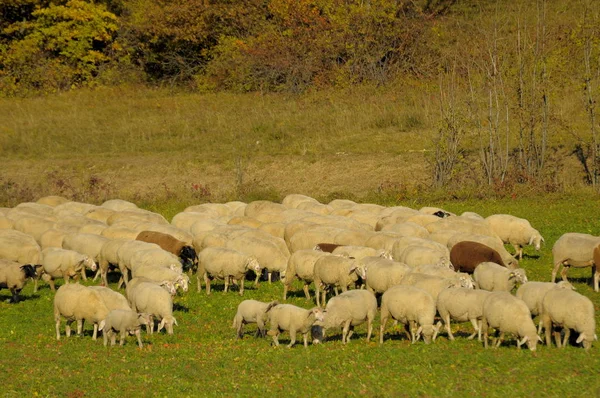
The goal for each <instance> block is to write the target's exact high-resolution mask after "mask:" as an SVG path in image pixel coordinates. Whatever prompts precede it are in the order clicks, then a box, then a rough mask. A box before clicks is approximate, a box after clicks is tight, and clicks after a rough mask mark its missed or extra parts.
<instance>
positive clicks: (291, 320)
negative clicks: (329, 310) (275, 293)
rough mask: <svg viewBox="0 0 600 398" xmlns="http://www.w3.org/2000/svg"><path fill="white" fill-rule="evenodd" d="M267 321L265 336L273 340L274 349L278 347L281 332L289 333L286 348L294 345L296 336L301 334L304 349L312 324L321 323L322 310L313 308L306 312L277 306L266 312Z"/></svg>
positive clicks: (296, 308) (288, 305) (283, 305)
mask: <svg viewBox="0 0 600 398" xmlns="http://www.w3.org/2000/svg"><path fill="white" fill-rule="evenodd" d="M267 319H268V321H269V331H268V332H267V334H268V335H269V336H271V337H272V338H273V343H274V345H275V346H276V347H278V346H279V334H280V333H281V332H282V331H289V333H290V343H289V344H288V346H287V347H288V348H292V346H293V345H294V344H295V343H296V334H297V333H301V334H302V337H303V339H304V347H305V348H306V347H308V333H309V332H310V331H311V328H312V326H313V324H314V323H315V322H317V321H320V322H322V321H323V310H322V309H321V308H318V307H315V308H312V309H310V310H306V309H304V308H301V307H297V306H295V305H292V304H278V305H275V306H273V307H271V308H270V309H269V311H267Z"/></svg>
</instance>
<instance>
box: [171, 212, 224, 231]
mask: <svg viewBox="0 0 600 398" xmlns="http://www.w3.org/2000/svg"><path fill="white" fill-rule="evenodd" d="M223 224H224V222H223V221H221V220H218V219H216V218H209V217H208V216H207V215H206V214H205V213H199V212H191V211H182V212H181V213H177V214H175V215H174V216H173V219H172V220H171V225H173V226H174V227H177V228H179V229H181V230H184V231H188V232H189V233H191V234H192V235H195V233H194V229H197V230H198V231H200V230H202V231H208V230H211V229H214V228H215V227H216V226H220V225H223Z"/></svg>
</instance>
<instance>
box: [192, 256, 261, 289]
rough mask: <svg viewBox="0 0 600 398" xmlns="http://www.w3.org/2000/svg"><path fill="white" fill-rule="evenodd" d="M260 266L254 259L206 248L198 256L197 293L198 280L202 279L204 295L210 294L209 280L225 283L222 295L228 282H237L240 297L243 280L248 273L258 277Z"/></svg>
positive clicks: (227, 286)
mask: <svg viewBox="0 0 600 398" xmlns="http://www.w3.org/2000/svg"><path fill="white" fill-rule="evenodd" d="M260 270H261V266H260V264H259V262H258V261H257V260H256V258H255V257H253V256H249V255H246V254H244V253H240V252H238V251H237V250H233V249H227V248H224V247H207V248H206V249H204V250H202V251H201V252H200V254H199V255H198V272H197V273H196V276H197V278H198V291H201V290H202V283H201V280H200V278H204V282H205V284H206V294H207V295H208V294H210V279H211V278H218V279H222V280H224V281H225V289H224V291H223V292H224V293H226V292H227V290H228V288H229V280H230V279H233V280H234V281H237V282H238V285H239V287H240V292H239V294H240V296H241V295H243V294H244V279H245V276H246V273H247V272H248V271H254V272H255V273H256V275H260Z"/></svg>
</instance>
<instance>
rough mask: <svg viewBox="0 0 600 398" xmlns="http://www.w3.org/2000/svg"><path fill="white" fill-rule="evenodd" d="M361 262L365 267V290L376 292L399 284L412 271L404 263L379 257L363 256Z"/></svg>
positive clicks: (379, 292) (382, 291)
mask: <svg viewBox="0 0 600 398" xmlns="http://www.w3.org/2000/svg"><path fill="white" fill-rule="evenodd" d="M361 262H362V264H363V266H364V267H365V268H366V277H367V280H366V286H367V290H369V291H371V292H374V293H378V294H381V293H384V292H385V291H386V290H388V289H389V288H390V287H392V286H395V285H399V284H400V282H401V281H402V278H404V276H406V275H407V274H408V273H410V272H411V271H412V268H411V267H409V266H408V265H406V264H402V263H399V262H396V261H393V260H388V259H385V258H381V257H365V258H363V259H362V260H361Z"/></svg>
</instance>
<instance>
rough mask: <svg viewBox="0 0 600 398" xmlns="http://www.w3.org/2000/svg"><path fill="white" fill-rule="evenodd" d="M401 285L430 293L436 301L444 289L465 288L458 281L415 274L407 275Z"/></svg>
mask: <svg viewBox="0 0 600 398" xmlns="http://www.w3.org/2000/svg"><path fill="white" fill-rule="evenodd" d="M400 284H401V285H404V286H406V285H409V286H414V287H418V288H420V289H423V290H425V291H426V292H427V293H429V294H430V295H431V297H433V299H434V300H437V297H438V295H439V294H440V292H442V291H443V290H444V289H447V288H450V287H451V288H455V287H463V286H461V281H460V280H458V279H448V278H440V277H439V276H433V275H425V274H418V273H415V272H411V273H409V274H407V275H406V276H405V277H404V278H402V281H401V282H400Z"/></svg>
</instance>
